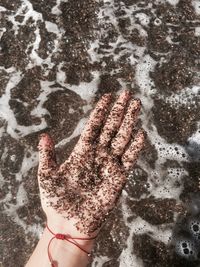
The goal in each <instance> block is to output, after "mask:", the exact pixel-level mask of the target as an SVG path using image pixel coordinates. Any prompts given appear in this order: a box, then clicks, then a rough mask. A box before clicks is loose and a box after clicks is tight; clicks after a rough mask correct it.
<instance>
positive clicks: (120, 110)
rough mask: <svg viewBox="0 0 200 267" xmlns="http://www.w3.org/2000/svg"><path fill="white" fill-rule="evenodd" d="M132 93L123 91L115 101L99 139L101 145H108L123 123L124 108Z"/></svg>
mask: <svg viewBox="0 0 200 267" xmlns="http://www.w3.org/2000/svg"><path fill="white" fill-rule="evenodd" d="M130 97H131V93H130V92H129V91H127V90H125V91H123V92H122V93H121V95H120V96H119V97H118V99H117V101H116V102H115V104H114V106H113V108H112V109H111V112H110V114H109V116H108V118H107V120H106V123H105V125H104V127H103V130H102V133H101V135H100V139H99V145H100V146H106V145H108V143H109V141H110V140H111V138H112V137H113V135H114V134H115V133H116V131H117V130H118V128H119V127H120V125H121V122H122V118H123V116H124V110H125V107H126V105H127V101H128V100H129V99H130Z"/></svg>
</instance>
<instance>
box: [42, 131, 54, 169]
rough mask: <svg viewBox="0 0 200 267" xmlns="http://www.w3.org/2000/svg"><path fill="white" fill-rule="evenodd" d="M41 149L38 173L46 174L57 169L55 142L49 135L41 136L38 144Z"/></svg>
mask: <svg viewBox="0 0 200 267" xmlns="http://www.w3.org/2000/svg"><path fill="white" fill-rule="evenodd" d="M38 149H39V168H38V173H41V172H45V171H46V170H50V169H55V168H56V166H57V164H56V156H55V149H54V142H53V140H52V138H51V137H50V136H49V135H48V134H46V133H45V134H41V135H40V141H39V144H38Z"/></svg>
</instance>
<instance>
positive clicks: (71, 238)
mask: <svg viewBox="0 0 200 267" xmlns="http://www.w3.org/2000/svg"><path fill="white" fill-rule="evenodd" d="M71 225H72V221H71V220H70V224H69V223H67V222H65V223H60V222H59V221H47V224H46V229H45V230H47V231H48V232H49V234H50V235H51V236H50V238H53V237H54V236H55V235H56V234H61V236H62V235H64V236H65V240H64V241H65V242H62V243H63V244H64V245H65V247H66V246H67V247H69V248H70V250H71V251H73V252H74V253H79V252H81V251H82V252H83V251H86V252H87V253H85V254H90V252H91V251H92V249H93V246H94V242H95V237H96V235H97V234H95V233H94V234H93V235H86V234H83V233H80V232H79V231H78V230H77V229H76V228H75V227H71ZM55 239H57V238H55ZM57 241H62V240H59V238H58V239H57Z"/></svg>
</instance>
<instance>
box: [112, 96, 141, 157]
mask: <svg viewBox="0 0 200 267" xmlns="http://www.w3.org/2000/svg"><path fill="white" fill-rule="evenodd" d="M140 107H141V102H140V100H139V99H133V100H131V101H130V103H129V106H128V109H127V113H126V115H125V117H124V119H123V122H122V124H121V126H120V129H119V131H118V132H117V134H116V136H115V138H114V140H113V141H112V144H111V147H112V153H113V155H122V154H123V152H124V149H125V147H126V145H127V144H128V142H129V141H130V138H131V133H132V130H133V127H134V125H135V124H136V121H137V119H138V113H139V111H140Z"/></svg>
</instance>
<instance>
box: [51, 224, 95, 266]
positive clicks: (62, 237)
mask: <svg viewBox="0 0 200 267" xmlns="http://www.w3.org/2000/svg"><path fill="white" fill-rule="evenodd" d="M46 228H47V229H48V231H49V232H50V233H51V234H52V235H53V237H52V238H51V239H50V241H49V244H48V248H47V251H48V257H49V261H50V263H51V267H55V264H54V261H53V259H52V256H51V253H50V245H51V242H52V241H53V240H54V239H59V240H65V241H66V242H69V243H71V244H73V245H74V246H76V247H77V248H79V249H80V250H81V251H83V252H84V253H85V254H86V255H87V256H88V257H91V254H90V252H89V251H87V250H85V249H84V248H83V247H81V245H80V244H79V243H78V241H79V240H85V241H89V240H93V239H95V238H96V236H94V237H88V238H87V237H72V236H70V235H69V234H61V233H54V232H52V231H51V229H50V228H49V227H48V225H47V224H46Z"/></svg>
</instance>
